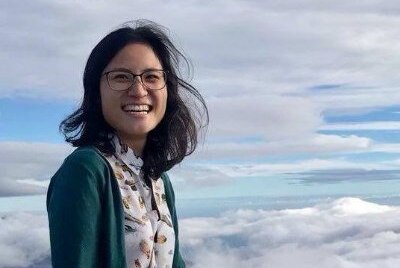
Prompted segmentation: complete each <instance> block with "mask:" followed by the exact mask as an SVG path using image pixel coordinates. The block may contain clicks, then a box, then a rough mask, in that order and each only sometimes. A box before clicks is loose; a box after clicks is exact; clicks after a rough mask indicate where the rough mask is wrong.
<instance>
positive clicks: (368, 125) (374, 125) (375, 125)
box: [319, 121, 400, 131]
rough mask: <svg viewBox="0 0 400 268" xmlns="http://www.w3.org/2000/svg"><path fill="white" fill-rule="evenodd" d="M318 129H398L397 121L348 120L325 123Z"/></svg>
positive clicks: (399, 123) (399, 124) (399, 128)
mask: <svg viewBox="0 0 400 268" xmlns="http://www.w3.org/2000/svg"><path fill="white" fill-rule="evenodd" d="M319 130H329V131H332V130H335V131H337V130H339V131H354V130H400V122H399V121H380V122H379V121H377V122H371V121H370V122H365V123H360V122H349V123H341V124H327V125H324V126H322V127H320V128H319Z"/></svg>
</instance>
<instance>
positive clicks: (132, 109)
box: [121, 104, 152, 114]
mask: <svg viewBox="0 0 400 268" xmlns="http://www.w3.org/2000/svg"><path fill="white" fill-rule="evenodd" d="M121 108H122V110H123V111H124V112H127V113H130V114H148V113H149V112H150V111H151V110H152V106H150V105H147V104H126V105H123V106H122V107H121Z"/></svg>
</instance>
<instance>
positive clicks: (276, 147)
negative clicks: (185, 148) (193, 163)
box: [191, 127, 379, 160]
mask: <svg viewBox="0 0 400 268" xmlns="http://www.w3.org/2000/svg"><path fill="white" fill-rule="evenodd" d="M278 128H279V127H278ZM274 131H276V132H277V130H274ZM284 135H285V134H283V137H284ZM288 135H290V134H288ZM276 138H277V139H278V136H276ZM374 146H375V144H374V143H373V141H372V140H371V139H369V138H367V137H362V136H357V135H325V134H313V135H309V136H308V137H301V136H300V137H292V138H290V139H289V138H286V139H283V140H271V141H263V140H261V141H251V140H250V141H239V142H237V141H234V140H233V141H230V140H229V139H227V140H225V141H224V140H223V141H218V142H209V143H207V144H205V145H200V146H199V148H198V150H197V151H196V152H195V153H194V154H193V156H191V158H193V159H197V160H204V159H219V158H225V159H255V158H259V157H263V156H270V155H290V154H312V153H335V152H336V153H340V152H342V153H345V152H351V153H357V152H368V151H370V150H372V148H375V147H374ZM377 146H379V145H377Z"/></svg>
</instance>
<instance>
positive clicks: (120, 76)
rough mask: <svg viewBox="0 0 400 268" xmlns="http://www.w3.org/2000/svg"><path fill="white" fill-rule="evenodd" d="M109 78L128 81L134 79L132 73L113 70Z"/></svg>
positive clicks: (115, 80) (116, 80)
mask: <svg viewBox="0 0 400 268" xmlns="http://www.w3.org/2000/svg"><path fill="white" fill-rule="evenodd" d="M109 79H110V80H111V81H114V82H128V81H130V80H131V79H132V75H131V74H130V73H126V72H111V73H109Z"/></svg>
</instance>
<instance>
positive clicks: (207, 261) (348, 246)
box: [181, 198, 400, 268]
mask: <svg viewBox="0 0 400 268" xmlns="http://www.w3.org/2000/svg"><path fill="white" fill-rule="evenodd" d="M399 220H400V210H399V208H398V207H388V206H381V205H376V204H372V203H367V202H364V201H362V200H360V199H355V198H344V199H339V200H336V201H334V202H332V203H328V204H321V205H317V206H315V207H309V208H304V209H292V210H282V211H263V210H239V211H235V212H227V213H225V214H224V215H223V216H221V217H217V218H192V219H185V220H183V221H182V223H181V226H182V227H181V229H182V231H181V236H182V237H184V238H185V239H184V240H183V246H184V247H185V248H186V249H187V255H188V256H190V259H191V260H192V261H193V264H194V265H193V266H192V267H196V268H197V267H221V266H226V267H232V268H236V267H238V268H239V267H269V268H286V267H288V268H289V267H290V268H291V267H300V268H312V267H321V268H361V267H362V268H365V267H367V268H372V267H374V268H375V267H393V268H394V267H397V266H398V265H399V264H400V250H399V249H398V243H399V242H400V235H399V228H398V221H399Z"/></svg>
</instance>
